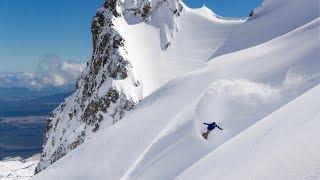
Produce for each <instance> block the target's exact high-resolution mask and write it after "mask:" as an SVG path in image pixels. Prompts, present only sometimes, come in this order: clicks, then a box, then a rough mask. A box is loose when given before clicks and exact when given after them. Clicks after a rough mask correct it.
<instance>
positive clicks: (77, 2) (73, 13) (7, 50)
mask: <svg viewBox="0 0 320 180" xmlns="http://www.w3.org/2000/svg"><path fill="white" fill-rule="evenodd" d="M261 1H262V0H184V2H185V3H186V4H188V5H189V6H191V7H201V6H202V5H203V4H206V5H207V6H208V7H209V8H211V9H213V11H214V12H215V13H217V14H219V15H222V16H226V17H242V16H246V15H247V14H248V12H249V11H250V10H251V9H253V8H254V7H256V6H258V5H259V4H260V3H261ZM101 3H102V0H32V1H30V0H0V72H31V71H33V70H35V68H36V67H37V65H38V63H39V61H40V60H41V58H40V57H42V56H43V55H45V54H55V55H57V56H59V57H61V58H62V59H63V60H71V61H74V62H85V61H87V60H88V59H89V58H90V53H91V35H90V22H91V19H92V17H93V16H94V14H95V12H96V10H97V8H98V7H99V6H100V5H101Z"/></svg>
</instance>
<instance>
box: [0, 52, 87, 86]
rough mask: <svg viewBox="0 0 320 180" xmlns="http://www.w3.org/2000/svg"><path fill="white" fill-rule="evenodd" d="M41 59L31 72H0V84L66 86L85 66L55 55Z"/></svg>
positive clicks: (73, 81)
mask: <svg viewBox="0 0 320 180" xmlns="http://www.w3.org/2000/svg"><path fill="white" fill-rule="evenodd" d="M41 59H42V60H41V61H40V63H39V65H38V67H37V69H36V71H35V72H33V73H11V74H0V86H2V87H28V88H37V89H39V88H40V89H41V88H44V87H50V86H54V87H61V86H68V85H70V84H74V83H75V80H76V78H77V76H78V75H79V74H80V73H81V72H82V70H83V69H84V67H85V64H84V63H81V64H79V63H73V62H67V61H62V60H61V59H60V58H59V57H58V56H56V55H45V56H43V57H42V58H41Z"/></svg>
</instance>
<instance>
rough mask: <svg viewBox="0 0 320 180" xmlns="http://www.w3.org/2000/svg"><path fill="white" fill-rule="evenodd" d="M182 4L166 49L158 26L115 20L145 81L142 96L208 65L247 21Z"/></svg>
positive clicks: (134, 63) (142, 84) (132, 59)
mask: <svg viewBox="0 0 320 180" xmlns="http://www.w3.org/2000/svg"><path fill="white" fill-rule="evenodd" d="M181 3H182V2H181ZM183 7H184V8H183V9H184V11H183V13H181V16H180V17H179V19H178V24H177V28H178V29H177V32H175V35H174V39H173V40H172V42H171V43H170V47H169V48H168V49H167V50H166V51H163V50H162V49H161V47H160V45H159V43H160V42H161V41H162V40H161V36H159V29H157V28H154V27H153V26H150V25H149V24H146V23H140V24H134V25H128V22H127V21H126V20H125V19H122V18H119V19H117V21H116V22H115V27H116V29H117V30H118V31H119V33H120V34H121V36H122V37H123V38H124V39H125V44H126V51H127V52H128V56H129V59H130V62H131V63H132V66H133V67H134V69H135V70H136V73H137V74H138V76H139V79H140V81H141V82H142V83H141V86H142V96H143V97H146V96H147V95H149V94H150V93H152V92H153V91H155V90H156V89H158V88H159V87H160V86H162V85H164V84H165V83H166V82H168V81H169V80H171V79H173V78H175V77H177V76H179V75H181V74H183V73H186V72H190V71H192V70H196V69H199V68H202V67H205V66H206V62H207V60H208V58H209V57H210V56H211V55H212V53H213V52H215V51H216V50H217V49H219V48H220V47H221V46H222V45H223V43H224V42H225V41H226V40H227V38H228V37H229V35H230V34H231V32H232V31H233V30H235V29H236V28H237V27H238V26H239V25H240V24H242V23H243V22H244V20H241V19H239V20H236V19H235V20H225V19H222V18H220V17H218V16H216V15H215V14H214V13H213V12H212V11H210V10H209V9H207V8H201V9H190V8H188V7H187V6H186V5H183ZM162 14H165V13H162ZM159 18H160V17H159ZM160 31H161V30H160Z"/></svg>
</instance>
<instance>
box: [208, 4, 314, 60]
mask: <svg viewBox="0 0 320 180" xmlns="http://www.w3.org/2000/svg"><path fill="white" fill-rule="evenodd" d="M319 7H320V4H319V1H318V0H305V1H301V0H290V1H288V0H277V1H275V0H264V1H263V3H262V5H261V7H259V8H257V9H256V10H255V13H254V15H253V16H252V17H250V18H249V19H248V21H247V22H246V23H244V24H243V25H241V26H239V27H238V28H237V30H236V31H235V32H233V33H232V35H231V37H230V38H229V39H228V41H227V42H226V43H225V44H224V45H223V46H222V47H221V48H220V49H219V50H218V51H217V52H215V53H213V56H212V57H217V56H220V55H223V54H228V53H232V52H235V51H239V50H243V49H246V48H249V47H253V46H256V45H259V44H261V43H264V42H267V41H270V40H272V39H274V38H276V37H279V36H281V35H284V34H286V33H288V32H290V31H293V30H295V29H297V28H299V27H301V26H303V25H305V24H307V23H309V22H311V21H313V20H314V19H316V18H318V17H319V12H320V9H319ZM302 43H303V42H302Z"/></svg>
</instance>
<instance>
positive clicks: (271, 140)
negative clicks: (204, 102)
mask: <svg viewBox="0 0 320 180" xmlns="http://www.w3.org/2000/svg"><path fill="white" fill-rule="evenodd" d="M319 102H320V85H318V86H316V87H314V88H313V89H311V90H310V91H308V92H306V93H305V94H303V95H302V96H300V97H298V98H297V99H295V100H294V101H292V102H290V103H289V104H287V105H285V106H284V107H282V108H280V109H279V110H277V111H276V112H274V113H272V114H271V115H269V116H267V117H266V118H264V119H262V120H261V121H259V122H258V123H257V124H255V125H253V126H252V127H250V128H248V129H247V130H245V131H243V132H242V133H240V134H239V135H237V136H236V137H234V138H232V139H231V140H229V141H228V142H226V143H225V144H223V145H222V146H220V147H218V148H217V149H216V150H214V151H212V152H211V153H210V154H208V155H207V156H205V157H204V158H202V159H201V160H200V161H199V162H197V163H195V164H194V165H193V166H191V167H190V168H189V169H188V170H186V171H185V172H184V173H183V174H182V175H180V176H179V177H178V178H177V179H185V180H186V179H221V180H222V179H320V168H319V167H320V156H319V149H320V141H318V139H319V138H320V133H319V127H320V104H319ZM297 112H298V113H297ZM230 172H232V173H230Z"/></svg>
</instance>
